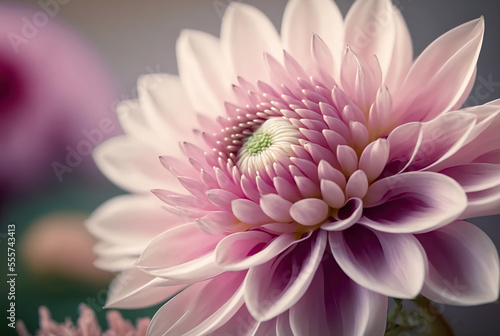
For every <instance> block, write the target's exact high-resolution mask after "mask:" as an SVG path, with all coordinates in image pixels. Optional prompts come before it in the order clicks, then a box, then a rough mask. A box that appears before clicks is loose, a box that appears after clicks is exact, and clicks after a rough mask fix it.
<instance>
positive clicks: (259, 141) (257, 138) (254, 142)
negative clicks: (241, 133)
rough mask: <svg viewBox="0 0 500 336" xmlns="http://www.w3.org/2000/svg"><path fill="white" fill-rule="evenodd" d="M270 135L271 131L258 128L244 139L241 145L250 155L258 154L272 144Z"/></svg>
mask: <svg viewBox="0 0 500 336" xmlns="http://www.w3.org/2000/svg"><path fill="white" fill-rule="evenodd" d="M272 137H273V136H272V134H271V133H264V132H262V131H261V130H258V131H257V132H255V133H254V134H252V136H250V137H249V138H248V139H247V140H246V141H245V143H244V144H243V147H246V150H248V152H249V154H250V155H256V154H259V153H261V152H262V151H264V150H265V149H266V148H268V147H270V146H271V145H272V144H273V142H272Z"/></svg>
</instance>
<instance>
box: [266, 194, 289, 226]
mask: <svg viewBox="0 0 500 336" xmlns="http://www.w3.org/2000/svg"><path fill="white" fill-rule="evenodd" d="M291 206H292V202H290V201H288V200H286V199H284V198H282V197H281V196H279V195H276V194H267V195H262V197H261V198H260V207H261V208H262V210H263V211H264V213H265V214H266V215H268V216H269V217H271V218H272V219H274V220H275V221H278V222H282V223H288V222H291V221H293V218H292V216H291V215H290V207H291Z"/></svg>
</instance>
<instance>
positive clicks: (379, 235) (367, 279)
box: [328, 225, 427, 298]
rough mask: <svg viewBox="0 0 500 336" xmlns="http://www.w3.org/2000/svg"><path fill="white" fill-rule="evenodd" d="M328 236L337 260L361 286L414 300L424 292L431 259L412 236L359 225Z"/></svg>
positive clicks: (384, 293)
mask: <svg viewBox="0 0 500 336" xmlns="http://www.w3.org/2000/svg"><path fill="white" fill-rule="evenodd" d="M328 237H329V241H330V247H331V249H332V253H333V256H334V257H335V260H336V261H337V262H338V264H339V265H340V267H341V268H342V269H343V270H344V272H345V273H346V274H347V275H349V277H350V278H351V279H353V280H354V281H356V282H357V283H358V284H360V285H361V286H363V287H365V288H368V289H370V290H372V291H374V292H377V293H380V294H383V295H387V296H392V297H397V298H413V297H415V296H416V295H417V294H418V293H419V292H420V290H421V289H422V286H423V284H424V278H425V272H426V270H427V260H426V258H425V252H424V251H423V249H422V247H421V246H420V244H419V243H418V241H417V240H416V239H415V237H413V236H412V235H407V234H391V233H384V232H378V231H374V230H371V229H369V228H365V227H363V226H361V225H355V226H353V227H351V228H349V229H347V230H345V231H342V232H330V233H329V236H328Z"/></svg>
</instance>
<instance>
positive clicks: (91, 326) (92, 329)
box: [17, 304, 150, 336]
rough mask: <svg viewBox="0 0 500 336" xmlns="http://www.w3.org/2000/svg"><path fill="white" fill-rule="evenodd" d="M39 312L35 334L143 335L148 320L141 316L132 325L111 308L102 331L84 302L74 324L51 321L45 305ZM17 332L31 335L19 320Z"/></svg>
mask: <svg viewBox="0 0 500 336" xmlns="http://www.w3.org/2000/svg"><path fill="white" fill-rule="evenodd" d="M39 312H40V330H38V331H37V333H36V335H37V336H101V335H102V336H145V335H146V331H147V329H148V326H149V322H150V319H149V318H141V319H138V320H137V325H136V326H135V327H134V325H133V324H132V323H131V322H130V321H128V320H125V319H124V318H123V317H122V315H121V314H120V313H119V312H117V311H113V310H112V311H109V312H108V313H107V314H106V319H107V321H108V328H109V329H108V330H106V331H105V332H102V330H101V328H100V327H99V323H98V322H97V318H96V315H95V313H94V311H93V310H92V309H90V308H89V307H87V306H86V305H84V304H81V305H80V317H79V318H78V320H77V322H76V325H73V323H72V322H71V320H70V319H69V318H67V319H66V321H65V322H64V323H57V322H55V321H53V320H52V318H51V316H50V312H49V310H48V309H47V308H46V307H40V310H39ZM17 332H18V333H19V336H31V334H30V333H29V332H28V330H27V329H26V326H25V325H24V323H23V322H21V321H20V322H18V324H17Z"/></svg>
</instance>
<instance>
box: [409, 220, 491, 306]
mask: <svg viewBox="0 0 500 336" xmlns="http://www.w3.org/2000/svg"><path fill="white" fill-rule="evenodd" d="M416 237H417V239H418V240H419V241H420V243H421V244H422V246H423V247H424V249H425V252H426V254H427V258H428V259H429V272H428V275H427V278H426V280H425V286H424V288H423V290H422V294H423V295H425V296H426V297H428V298H429V299H431V300H433V301H436V302H440V303H444V304H453V305H478V304H484V303H488V302H493V301H495V300H497V299H498V291H499V288H500V286H499V283H500V275H499V261H498V252H497V250H496V248H495V245H494V244H493V242H492V241H491V239H490V238H489V237H488V236H487V235H486V234H485V233H484V232H483V231H481V230H480V229H478V228H477V227H476V226H475V225H473V224H470V223H467V222H463V221H456V222H453V223H452V224H450V225H447V226H445V227H442V228H440V229H438V230H435V231H432V232H429V233H425V234H420V235H416Z"/></svg>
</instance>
